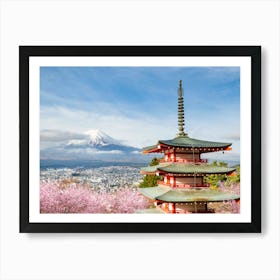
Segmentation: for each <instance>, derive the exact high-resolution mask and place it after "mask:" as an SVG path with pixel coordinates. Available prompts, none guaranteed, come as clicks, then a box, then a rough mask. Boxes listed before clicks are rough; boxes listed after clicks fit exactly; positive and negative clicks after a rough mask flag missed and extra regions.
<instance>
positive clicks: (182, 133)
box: [177, 80, 188, 136]
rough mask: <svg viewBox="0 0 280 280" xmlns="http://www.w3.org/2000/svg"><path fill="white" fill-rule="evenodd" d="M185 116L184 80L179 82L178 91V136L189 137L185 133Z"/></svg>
mask: <svg viewBox="0 0 280 280" xmlns="http://www.w3.org/2000/svg"><path fill="white" fill-rule="evenodd" d="M184 126H185V116H184V94H183V88H182V80H180V81H179V89H178V133H177V136H188V135H187V134H186V133H185V131H184Z"/></svg>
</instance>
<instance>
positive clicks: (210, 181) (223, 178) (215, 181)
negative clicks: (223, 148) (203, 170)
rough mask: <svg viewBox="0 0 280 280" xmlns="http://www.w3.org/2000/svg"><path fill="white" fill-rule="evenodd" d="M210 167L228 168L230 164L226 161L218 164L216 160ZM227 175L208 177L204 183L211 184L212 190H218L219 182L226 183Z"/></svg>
mask: <svg viewBox="0 0 280 280" xmlns="http://www.w3.org/2000/svg"><path fill="white" fill-rule="evenodd" d="M209 165H210V166H223V167H227V166H228V164H227V163H226V162H224V161H220V162H217V161H216V160H215V161H213V162H212V163H211V164H209ZM227 177H228V176H227V175H216V174H213V175H207V176H205V177H204V182H205V183H208V184H210V187H211V189H216V188H217V187H218V182H219V181H220V182H226V180H227Z"/></svg>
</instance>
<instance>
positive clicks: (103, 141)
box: [66, 129, 121, 147]
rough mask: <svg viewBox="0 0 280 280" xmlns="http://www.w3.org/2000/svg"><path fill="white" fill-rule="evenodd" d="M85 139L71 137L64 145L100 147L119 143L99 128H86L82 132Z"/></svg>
mask: <svg viewBox="0 0 280 280" xmlns="http://www.w3.org/2000/svg"><path fill="white" fill-rule="evenodd" d="M84 135H85V139H71V140H70V141H69V142H68V143H67V144H66V145H67V146H72V147H73V146H83V145H86V146H92V147H100V146H107V145H112V144H113V145H121V143H120V141H118V140H115V139H114V138H112V137H111V136H109V135H108V134H106V133H104V132H103V131H101V130H99V129H94V130H88V131H86V132H85V133H84Z"/></svg>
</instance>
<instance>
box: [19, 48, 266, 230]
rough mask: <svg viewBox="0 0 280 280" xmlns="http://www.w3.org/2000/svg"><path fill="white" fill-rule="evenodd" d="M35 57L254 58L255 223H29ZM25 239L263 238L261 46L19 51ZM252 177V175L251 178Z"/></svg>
mask: <svg viewBox="0 0 280 280" xmlns="http://www.w3.org/2000/svg"><path fill="white" fill-rule="evenodd" d="M33 56H65V57H66V56H102V57H111V56H124V57H125V56H155V57H156V56H157V57H161V56H201V57H203V56H218V57H219V56H246V57H250V58H251V175H250V176H251V182H252V184H251V222H250V223H105V222H104V223H32V222H30V221H29V151H30V149H32V147H29V110H30V109H32V108H29V79H30V76H29V59H30V57H33ZM19 85H20V88H19V98H20V108H19V109H20V112H19V115H20V232H21V233H35V232H37V233H43V232H44V233H45V232H49V233H51V232H52V233H70V232H72V233H74V232H76V233H83V232H84V233H86V232H88V233H203V232H205V233H206V232H207V233H211V232H220V233H237V232H239V233H241V232H244V233H246V232H254V233H259V232H261V46H19ZM248 176H249V175H248Z"/></svg>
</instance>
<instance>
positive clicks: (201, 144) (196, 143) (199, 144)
mask: <svg viewBox="0 0 280 280" xmlns="http://www.w3.org/2000/svg"><path fill="white" fill-rule="evenodd" d="M160 144H163V145H165V146H168V147H174V148H190V149H192V148H220V149H225V148H227V147H229V146H231V145H232V143H224V142H213V141H205V140H199V139H194V138H190V137H188V136H187V135H184V136H177V137H175V138H173V139H170V140H159V141H158V143H157V144H156V145H152V146H148V147H144V148H143V149H142V150H143V152H156V150H159V148H158V146H159V145H160ZM154 150H155V151H154Z"/></svg>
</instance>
